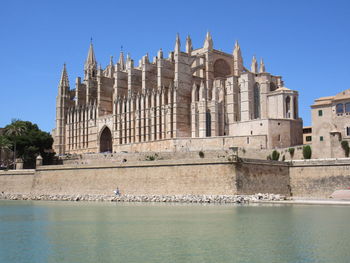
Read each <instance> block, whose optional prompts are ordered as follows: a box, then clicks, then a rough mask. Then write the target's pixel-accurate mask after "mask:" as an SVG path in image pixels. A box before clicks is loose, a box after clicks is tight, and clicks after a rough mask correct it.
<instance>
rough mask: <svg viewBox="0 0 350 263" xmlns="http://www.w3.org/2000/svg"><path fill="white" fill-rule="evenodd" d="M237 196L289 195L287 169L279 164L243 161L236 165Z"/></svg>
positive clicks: (282, 164)
mask: <svg viewBox="0 0 350 263" xmlns="http://www.w3.org/2000/svg"><path fill="white" fill-rule="evenodd" d="M236 180H237V193H238V194H255V193H274V194H283V195H286V196H289V195H290V181H289V167H288V165H286V164H284V163H280V162H268V161H265V162H264V161H262V160H245V161H244V162H243V163H237V165H236Z"/></svg>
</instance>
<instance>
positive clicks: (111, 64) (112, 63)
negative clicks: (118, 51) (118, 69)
mask: <svg viewBox="0 0 350 263" xmlns="http://www.w3.org/2000/svg"><path fill="white" fill-rule="evenodd" d="M109 65H110V66H113V65H114V62H113V56H111V58H110V60H109Z"/></svg>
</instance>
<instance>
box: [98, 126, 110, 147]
mask: <svg viewBox="0 0 350 263" xmlns="http://www.w3.org/2000/svg"><path fill="white" fill-rule="evenodd" d="M100 152H101V153H103V152H112V133H111V130H110V129H109V128H108V127H104V128H103V130H102V132H101V135H100Z"/></svg>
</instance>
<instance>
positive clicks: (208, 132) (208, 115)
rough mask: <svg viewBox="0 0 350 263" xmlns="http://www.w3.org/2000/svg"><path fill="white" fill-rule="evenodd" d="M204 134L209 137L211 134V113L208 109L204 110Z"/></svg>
mask: <svg viewBox="0 0 350 263" xmlns="http://www.w3.org/2000/svg"><path fill="white" fill-rule="evenodd" d="M205 126H206V127H205V128H206V136H207V137H210V136H211V113H210V110H208V111H207V112H206V125H205Z"/></svg>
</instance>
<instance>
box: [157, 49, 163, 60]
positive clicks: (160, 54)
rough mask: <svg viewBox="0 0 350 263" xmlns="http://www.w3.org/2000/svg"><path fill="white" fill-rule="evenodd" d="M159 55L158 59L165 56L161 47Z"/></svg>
mask: <svg viewBox="0 0 350 263" xmlns="http://www.w3.org/2000/svg"><path fill="white" fill-rule="evenodd" d="M157 57H158V59H162V58H163V50H162V49H159V51H158V54H157Z"/></svg>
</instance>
